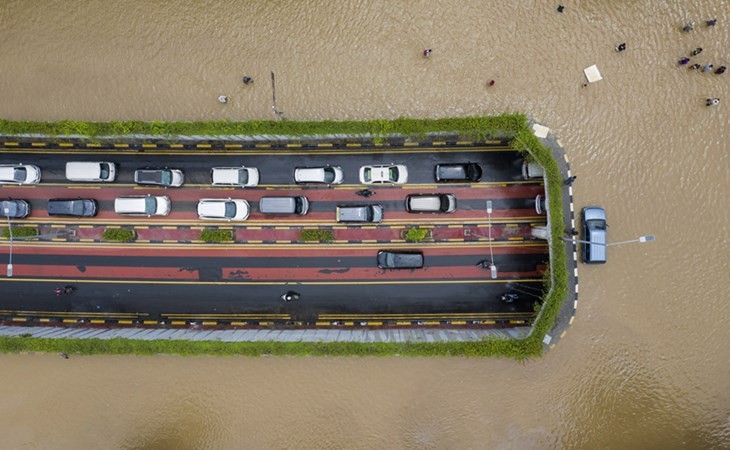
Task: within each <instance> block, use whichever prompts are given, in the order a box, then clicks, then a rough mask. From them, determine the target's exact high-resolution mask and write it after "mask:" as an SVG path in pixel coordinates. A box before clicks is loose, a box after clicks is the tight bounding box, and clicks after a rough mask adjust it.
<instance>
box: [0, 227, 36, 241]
mask: <svg viewBox="0 0 730 450" xmlns="http://www.w3.org/2000/svg"><path fill="white" fill-rule="evenodd" d="M28 236H38V228H30V227H13V237H14V238H16V237H28ZM3 237H4V238H6V239H10V230H8V229H7V228H3Z"/></svg>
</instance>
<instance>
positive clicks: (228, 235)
mask: <svg viewBox="0 0 730 450" xmlns="http://www.w3.org/2000/svg"><path fill="white" fill-rule="evenodd" d="M200 240H201V241H204V242H208V243H212V242H230V241H233V232H232V231H231V230H203V231H201V232H200Z"/></svg>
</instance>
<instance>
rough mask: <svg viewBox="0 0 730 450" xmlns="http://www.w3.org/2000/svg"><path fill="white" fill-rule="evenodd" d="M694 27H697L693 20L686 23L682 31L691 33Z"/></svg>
mask: <svg viewBox="0 0 730 450" xmlns="http://www.w3.org/2000/svg"><path fill="white" fill-rule="evenodd" d="M694 29H695V26H694V24H692V22H689V23H686V24H684V26H683V27H682V31H684V32H685V33H689V32H690V31H692V30H694Z"/></svg>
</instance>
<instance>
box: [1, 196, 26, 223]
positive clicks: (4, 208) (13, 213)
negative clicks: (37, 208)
mask: <svg viewBox="0 0 730 450" xmlns="http://www.w3.org/2000/svg"><path fill="white" fill-rule="evenodd" d="M0 214H2V215H3V216H5V217H9V218H11V219H22V218H23V217H28V214H30V205H29V204H28V202H26V201H25V200H15V199H12V198H9V199H7V200H3V201H2V202H0Z"/></svg>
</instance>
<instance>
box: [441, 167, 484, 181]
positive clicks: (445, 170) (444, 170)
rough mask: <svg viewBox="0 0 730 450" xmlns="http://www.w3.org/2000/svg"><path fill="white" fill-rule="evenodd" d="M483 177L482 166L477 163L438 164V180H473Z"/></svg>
mask: <svg viewBox="0 0 730 450" xmlns="http://www.w3.org/2000/svg"><path fill="white" fill-rule="evenodd" d="M481 179H482V168H481V166H480V165H479V164H477V163H471V162H468V163H458V164H438V165H436V181H438V182H439V183H444V182H451V181H453V182H460V181H466V182H472V183H476V182H477V181H479V180H481Z"/></svg>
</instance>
